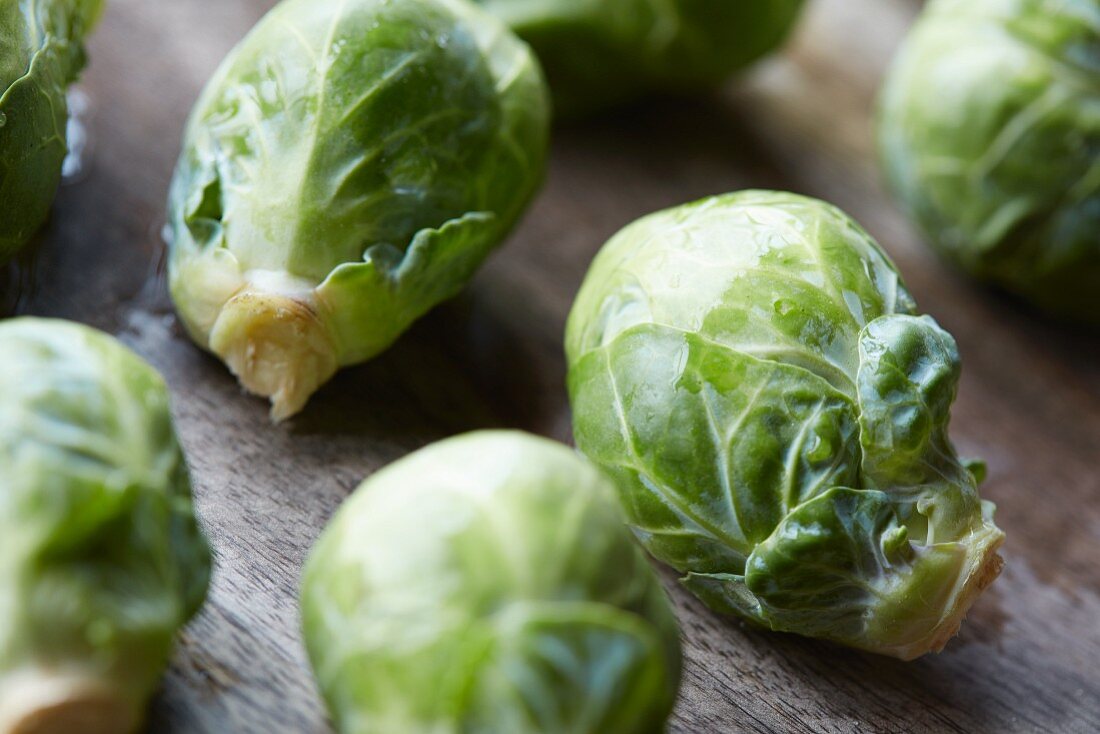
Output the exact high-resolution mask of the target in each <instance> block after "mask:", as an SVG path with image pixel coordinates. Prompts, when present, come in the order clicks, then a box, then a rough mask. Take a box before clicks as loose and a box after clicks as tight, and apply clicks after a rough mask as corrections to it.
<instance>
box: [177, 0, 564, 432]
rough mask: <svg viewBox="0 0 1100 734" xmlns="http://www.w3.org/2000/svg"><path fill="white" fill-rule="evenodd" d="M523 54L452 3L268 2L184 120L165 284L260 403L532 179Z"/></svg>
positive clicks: (340, 355) (485, 223) (429, 294)
mask: <svg viewBox="0 0 1100 734" xmlns="http://www.w3.org/2000/svg"><path fill="white" fill-rule="evenodd" d="M548 105H549V102H548V99H547V94H546V89H545V84H544V82H543V80H542V76H541V72H540V71H539V69H538V65H537V63H536V62H535V60H534V57H533V56H532V55H531V53H530V51H529V49H528V48H527V47H526V45H524V44H523V43H522V42H521V41H519V40H518V39H516V38H515V37H514V36H513V35H512V34H511V33H510V32H509V31H508V29H507V28H505V27H504V26H503V25H501V24H500V22H499V21H497V20H496V19H495V18H492V17H491V16H489V15H487V14H486V13H484V12H482V11H481V10H479V9H477V8H475V7H473V6H470V5H468V4H467V3H465V2H464V1H463V0H404V1H403V2H387V1H386V0H284V2H283V3H281V4H280V5H278V6H276V7H275V9H274V10H272V11H271V12H270V13H269V14H268V15H267V17H266V18H264V19H263V20H262V21H261V22H260V24H259V25H258V26H257V27H256V28H255V29H254V30H253V31H252V33H251V34H249V36H248V37H247V38H246V39H245V40H244V41H243V42H242V43H241V44H240V45H239V46H238V47H237V48H236V49H235V50H234V51H233V52H232V53H231V54H230V55H229V57H228V58H227V59H226V60H225V62H224V63H223V64H222V66H221V68H220V69H219V70H218V72H217V74H216V75H215V76H214V78H213V79H212V80H211V81H210V83H209V84H208V85H207V87H206V90H205V91H204V92H203V95H202V97H201V98H200V100H199V102H198V104H197V106H196V108H195V110H194V113H193V115H192V118H191V122H190V124H189V126H188V129H187V133H186V137H185V140H184V150H183V154H182V157H181V158H180V162H179V166H178V169H177V172H176V176H175V180H174V183H173V185H172V190H171V194H170V199H169V209H170V212H169V238H170V245H171V257H170V259H169V279H170V285H171V290H172V296H173V299H174V300H175V303H176V307H177V309H178V311H179V313H180V316H181V317H182V318H183V321H184V323H185V324H186V326H187V328H188V331H189V332H190V333H191V335H192V337H193V338H194V339H195V341H196V342H197V343H198V344H200V345H201V346H203V347H205V348H207V349H209V350H211V351H213V352H214V353H216V354H217V355H218V356H219V357H221V358H222V360H223V361H225V362H226V364H228V366H229V368H230V369H231V370H232V371H233V372H234V373H235V374H236V375H237V376H238V377H239V378H240V380H241V383H242V384H243V385H244V386H245V387H246V388H247V389H248V390H250V391H251V392H254V393H256V394H259V395H263V396H267V397H270V398H271V400H272V416H273V417H274V418H275V419H276V420H279V419H283V418H286V417H288V416H290V415H293V414H294V413H296V412H298V411H299V410H300V409H301V408H302V407H303V406H304V404H305V403H306V401H307V400H308V398H309V396H310V395H311V394H312V393H313V392H314V391H315V390H316V389H317V388H318V387H319V386H320V385H322V384H324V383H325V382H327V381H328V379H329V378H330V377H331V376H332V375H333V373H335V371H336V370H337V369H338V368H339V367H342V366H346V365H351V364H355V363H358V362H362V361H364V360H367V359H370V358H371V357H373V356H375V355H377V354H378V353H380V352H382V351H383V350H385V349H386V348H387V347H388V346H389V345H390V344H391V343H392V342H393V341H394V340H395V339H396V338H397V337H398V336H399V335H400V334H401V333H402V332H403V331H404V330H405V329H406V328H408V326H409V325H410V324H411V323H412V322H413V321H414V320H416V319H417V318H418V317H420V316H421V315H423V314H424V312H426V311H427V310H428V309H429V308H431V307H432V306H434V305H435V304H437V303H439V302H441V301H443V300H446V299H447V298H450V297H451V296H454V295H455V294H456V293H457V292H458V291H459V290H460V289H461V288H462V287H463V285H465V283H466V282H467V281H468V280H469V279H470V277H471V276H472V275H473V273H474V271H475V270H476V269H477V267H478V265H479V264H480V263H481V262H482V260H484V258H485V257H486V256H487V255H488V254H489V252H490V251H491V250H492V249H493V248H495V247H496V246H497V245H498V244H499V243H500V242H501V241H502V239H503V238H504V237H505V235H506V234H507V233H508V231H509V230H510V229H511V227H512V225H513V224H514V223H515V221H516V220H517V218H518V217H519V215H520V214H521V212H522V211H523V209H524V207H525V205H526V203H527V201H528V200H529V199H530V198H531V196H532V194H533V192H534V191H535V189H536V188H537V186H538V184H539V183H540V181H541V179H542V174H543V168H544V163H545V156H546V148H547V140H548V125H549V121H548V118H549V107H548Z"/></svg>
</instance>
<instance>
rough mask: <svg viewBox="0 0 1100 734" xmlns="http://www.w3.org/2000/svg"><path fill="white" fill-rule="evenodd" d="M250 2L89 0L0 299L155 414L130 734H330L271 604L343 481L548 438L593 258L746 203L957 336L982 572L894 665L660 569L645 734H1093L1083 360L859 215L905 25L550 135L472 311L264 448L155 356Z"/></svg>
mask: <svg viewBox="0 0 1100 734" xmlns="http://www.w3.org/2000/svg"><path fill="white" fill-rule="evenodd" d="M271 4H272V2H271V0H220V1H214V0H174V2H170V3H169V2H157V3H152V2H148V0H111V2H110V10H109V12H108V14H107V16H106V18H105V21H104V24H103V26H102V28H101V29H100V31H99V32H98V34H97V35H96V36H95V38H94V40H93V41H92V43H91V54H92V58H93V63H92V66H91V67H90V68H89V70H88V73H87V75H86V77H85V82H84V84H83V87H84V89H85V90H86V92H87V93H88V95H89V97H90V99H91V104H92V110H91V113H90V117H89V121H88V126H89V129H90V134H91V139H92V141H93V143H94V145H93V147H92V149H91V150H90V152H89V158H88V161H87V163H88V171H87V174H86V175H85V176H84V178H83V179H82V180H81V181H79V182H77V183H74V184H71V185H69V186H66V187H65V188H64V189H63V190H62V192H61V194H60V195H59V197H58V200H57V204H56V207H55V212H54V216H53V220H52V222H51V223H50V225H49V226H48V228H47V229H46V231H45V232H44V233H43V235H42V237H41V242H40V243H39V244H38V245H37V246H36V247H35V248H33V249H32V251H31V252H29V253H27V254H26V255H25V256H23V257H22V258H21V259H20V260H19V262H18V263H16V265H15V266H14V267H11V268H8V269H7V270H6V271H5V272H4V273H3V274H2V275H0V289H4V292H3V294H2V298H0V301H4V302H5V304H6V309H7V310H8V311H9V312H12V311H14V312H19V313H33V314H38V315H50V316H60V317H64V318H70V319H76V320H79V321H84V322H87V323H90V324H93V325H95V326H98V327H100V328H103V329H106V330H108V331H111V332H113V333H116V334H119V335H120V336H121V337H122V338H123V339H124V340H125V341H126V342H127V343H129V344H130V345H132V346H133V347H134V348H135V349H137V351H139V352H140V353H141V354H143V355H144V356H146V357H147V358H149V359H150V360H151V361H152V362H153V364H155V365H156V366H157V367H158V368H159V369H160V370H162V371H163V372H164V374H165V376H166V377H167V379H168V381H169V383H170V385H171V387H172V390H173V392H174V396H175V409H176V414H177V416H178V422H179V428H180V432H181V435H182V439H183V442H184V444H185V448H186V449H187V452H188V455H189V457H190V461H191V464H192V467H193V472H194V478H195V484H196V494H197V498H198V505H199V509H200V511H201V514H202V518H203V522H204V524H205V526H206V528H207V529H208V531H209V533H210V535H211V537H212V539H213V542H214V546H215V549H216V553H217V573H216V577H215V581H214V587H213V590H212V592H211V596H210V600H209V603H208V604H207V606H206V608H205V610H204V611H203V613H202V614H201V616H200V617H199V618H198V619H197V620H196V621H195V622H194V624H192V625H191V627H190V628H189V629H188V630H187V631H186V633H185V634H184V636H183V639H182V642H181V645H180V647H179V650H178V654H177V655H176V658H175V661H174V662H173V665H172V668H171V671H170V673H169V675H168V677H167V678H166V680H165V682H164V686H163V690H162V692H161V693H160V694H159V696H158V697H157V700H156V702H155V704H154V706H153V710H152V712H151V720H150V724H149V731H150V732H155V733H157V734H175V733H184V732H186V733H187V734H207V733H209V734H235V733H237V732H241V733H252V732H257V733H259V732H290V733H299V732H300V733H303V734H314V733H324V732H328V731H330V729H329V727H328V724H327V723H326V720H325V716H324V713H323V709H322V706H321V704H320V702H319V700H318V698H317V695H316V692H315V690H314V687H313V684H312V682H311V677H310V675H309V672H308V669H307V667H306V663H305V658H304V654H303V652H302V648H301V644H300V641H299V635H298V631H297V630H298V618H297V611H296V602H295V599H296V588H297V579H298V572H299V567H300V565H301V562H302V559H303V557H304V555H305V554H306V552H307V550H308V548H309V547H310V545H311V543H312V542H313V541H314V539H315V538H316V536H317V535H318V533H319V532H320V529H321V528H322V527H323V525H324V523H325V521H326V520H327V518H329V517H330V516H331V514H332V512H333V511H334V510H335V508H336V507H337V506H338V505H339V504H340V502H341V501H342V500H343V499H344V497H345V496H346V495H347V494H348V492H350V491H351V490H352V489H353V488H354V487H355V486H356V485H357V484H358V483H359V481H360V480H361V479H362V478H363V477H365V476H366V475H368V474H370V473H371V472H373V471H375V470H376V469H378V468H379V467H381V466H383V465H385V464H386V463H388V462H390V461H392V460H393V459H396V458H397V457H399V456H401V455H403V454H405V453H407V452H408V451H410V450H412V449H415V448H417V447H419V446H421V445H423V444H426V443H428V442H430V441H433V440H435V439H438V438H441V437H443V436H446V435H450V434H454V433H457V432H461V431H465V430H469V429H473V428H478V427H486V426H514V427H520V428H525V429H527V430H531V431H535V432H538V433H542V434H546V435H549V436H552V437H555V438H558V439H561V440H568V438H569V415H568V406H567V404H566V399H565V393H564V389H563V387H562V383H563V378H564V372H565V367H564V359H563V355H562V352H561V347H560V342H561V334H562V329H563V326H564V322H565V317H566V314H567V312H568V308H569V305H570V303H571V300H572V297H573V295H574V293H575V292H576V289H577V287H578V286H579V283H580V280H581V278H582V276H583V274H584V272H585V269H586V268H587V265H588V263H589V261H590V259H591V257H592V255H593V254H594V253H595V252H596V250H597V249H598V248H599V247H600V245H601V244H602V243H603V242H604V241H605V240H606V239H607V237H608V236H609V235H611V234H612V233H613V232H615V231H616V230H617V229H618V228H620V227H621V226H623V225H624V224H626V223H627V222H629V221H631V220H632V219H634V218H636V217H637V216H639V215H641V214H644V213H646V212H649V211H652V210H654V209H657V208H660V207H664V206H668V205H673V204H678V203H681V202H684V201H688V200H691V199H694V198H698V197H701V196H704V195H707V194H712V193H718V192H724V191H730V190H735V189H741V188H748V187H769V188H781V189H789V190H793V191H798V192H802V193H808V194H811V195H814V196H819V197H822V198H825V199H828V200H830V201H832V202H834V203H836V204H838V205H840V206H841V207H842V208H844V209H846V210H847V211H848V212H850V213H851V214H852V215H854V216H855V217H856V218H857V219H859V220H860V221H861V222H862V223H863V224H864V225H865V226H866V227H867V228H868V229H869V230H870V231H871V232H872V233H873V234H874V235H875V236H876V237H878V238H879V240H880V241H881V242H882V243H883V245H884V246H885V247H886V249H887V250H889V251H890V253H891V254H892V255H893V256H894V257H895V259H896V260H897V261H898V263H899V265H900V267H901V269H902V271H903V273H905V275H906V277H907V280H908V282H909V285H910V287H911V289H912V290H913V291H914V293H915V295H916V296H917V298H918V300H919V302H920V303H921V304H922V306H923V307H924V308H925V309H926V310H927V311H929V312H930V313H932V314H933V315H935V316H936V318H937V319H939V320H940V322H941V323H942V324H943V325H944V326H945V327H946V328H948V329H949V330H950V331H951V332H953V333H954V334H955V336H956V337H957V338H958V341H959V344H960V346H961V349H962V353H963V358H964V361H965V372H964V379H963V382H962V386H961V392H960V395H959V400H958V404H957V406H956V409H955V411H954V421H953V425H952V429H953V435H954V436H955V438H956V440H957V443H958V444H959V445H960V447H961V449H962V450H963V451H964V453H967V454H974V455H981V456H984V457H985V458H986V459H987V460H988V461H989V465H990V477H989V480H988V482H987V484H986V486H985V490H984V492H985V495H986V496H987V497H988V498H990V499H992V500H994V501H996V502H997V503H998V505H999V513H998V521H999V524H1000V525H1001V526H1002V527H1003V528H1004V529H1005V531H1006V532H1007V534H1008V541H1007V544H1006V546H1005V549H1004V555H1005V558H1006V561H1007V566H1006V569H1005V572H1004V574H1003V576H1002V578H1001V579H1000V580H999V581H998V582H997V583H996V584H995V585H994V586H993V587H992V589H991V590H990V591H989V592H988V593H987V594H986V595H985V596H984V597H983V598H982V599H980V600H979V602H978V603H977V605H976V606H975V608H974V610H973V612H972V614H971V615H970V619H969V620H968V622H967V623H966V625H965V626H964V628H963V631H962V634H961V635H960V637H959V638H958V639H957V640H955V641H953V642H952V643H951V644H950V645H949V647H948V649H947V651H946V652H944V653H943V654H941V655H938V656H933V657H928V658H925V659H922V660H919V661H917V662H914V663H908V664H906V663H900V662H895V661H892V660H887V659H881V658H877V657H874V656H871V655H867V654H862V653H857V652H852V651H848V650H843V649H840V648H837V647H835V646H831V645H828V644H824V643H819V642H815V641H810V640H804V639H799V638H796V637H792V636H786V635H778V634H764V633H759V632H751V631H747V630H744V629H743V628H742V627H741V626H740V625H739V624H738V623H737V622H736V621H734V620H730V619H723V618H720V617H717V616H715V615H713V614H711V613H709V612H708V611H707V610H706V609H705V608H704V607H703V606H702V605H701V604H699V603H698V602H696V601H695V600H694V599H693V598H691V597H690V595H688V594H687V593H685V592H683V591H681V590H679V589H678V588H677V587H676V583H675V580H674V578H673V576H672V575H671V574H668V573H665V578H666V580H667V581H668V587H669V589H670V591H671V592H672V595H673V598H674V600H675V603H676V607H677V609H678V611H679V613H680V618H681V620H682V624H683V630H684V635H685V640H686V646H687V669H686V677H685V681H684V686H683V692H682V700H681V703H680V706H679V707H678V709H677V711H676V714H675V718H674V721H673V725H672V729H673V731H675V732H685V733H686V732H1045V731H1049V732H1081V733H1085V732H1095V731H1097V730H1100V471H1098V470H1097V463H1098V459H1100V336H1098V335H1097V334H1086V333H1082V332H1081V331H1079V330H1075V329H1073V328H1069V327H1066V326H1061V325H1058V324H1055V323H1052V322H1049V321H1046V320H1044V319H1042V318H1040V317H1038V316H1036V315H1035V314H1033V313H1031V312H1030V311H1028V310H1027V309H1026V308H1025V307H1023V306H1020V305H1018V304H1016V303H1014V302H1012V301H1010V300H1008V299H1006V298H1005V297H1003V296H1001V295H998V294H996V293H993V292H990V291H988V290H985V289H983V288H979V287H976V286H974V285H973V284H971V283H969V282H967V281H965V280H964V279H963V278H961V277H960V276H958V275H956V274H954V273H953V272H951V271H950V270H949V269H947V268H946V267H945V266H943V265H942V264H941V263H939V262H938V261H937V260H936V259H935V258H934V257H933V256H932V255H931V254H929V252H928V250H926V249H925V248H924V247H923V246H922V245H921V243H920V241H919V239H918V237H917V236H916V235H915V234H914V232H913V231H912V230H911V229H910V228H909V226H908V225H907V224H906V222H905V221H904V220H903V219H902V218H901V217H900V215H899V214H898V212H897V210H896V209H895V208H894V206H892V204H891V203H890V201H889V200H888V198H887V197H886V196H885V195H884V193H883V191H882V188H881V185H880V182H879V180H878V177H877V174H876V170H875V166H874V161H873V155H872V145H871V136H870V133H871V110H872V106H873V100H874V90H875V88H876V87H877V85H878V82H879V80H880V78H881V75H882V73H883V70H884V68H885V65H886V64H887V62H888V59H889V57H890V56H891V54H892V53H893V51H894V49H895V48H896V44H897V42H898V40H899V39H900V38H901V37H902V35H903V34H904V32H905V29H906V28H907V26H908V24H909V23H910V22H911V20H912V17H913V15H914V14H915V12H916V10H917V9H918V5H917V4H916V3H914V2H906V1H904V0H817V2H816V3H813V4H811V6H810V7H809V10H808V13H807V16H806V18H805V22H804V23H803V25H802V27H801V29H800V31H799V33H798V35H797V38H796V40H795V42H794V43H793V44H792V45H791V46H790V48H789V49H788V50H787V52H786V53H785V54H783V55H782V56H781V57H779V58H776V59H774V60H772V61H770V62H768V63H766V64H764V65H762V66H760V67H759V68H757V69H756V70H754V72H753V73H751V74H750V75H748V76H747V77H745V78H743V79H741V80H740V81H738V82H737V83H735V84H733V85H731V86H730V87H729V89H727V90H725V91H723V92H722V93H720V94H716V95H713V96H711V97H707V98H701V99H692V100H655V101H650V102H647V103H645V104H640V105H637V106H634V107H632V108H628V109H626V110H623V111H622V112H620V113H618V114H616V115H613V116H611V117H608V118H605V119H602V120H599V121H596V122H592V123H589V124H584V125H579V126H572V127H567V128H563V129H560V130H558V131H557V134H556V141H555V144H554V152H553V160H552V165H551V172H550V176H549V180H548V181H547V184H546V187H545V189H544V191H543V194H542V196H541V198H540V199H539V200H538V202H537V203H536V204H535V206H534V207H533V210H532V211H531V213H530V215H529V216H528V217H527V219H526V221H525V222H524V224H523V225H522V227H521V228H520V230H519V231H518V232H517V233H516V235H515V236H514V237H513V238H512V240H511V241H510V242H509V244H508V245H507V247H506V248H504V249H503V250H502V251H501V252H499V253H498V254H497V255H496V256H494V257H493V259H492V260H491V261H490V262H489V263H488V265H487V266H486V267H485V268H484V270H483V271H482V273H481V274H480V275H479V276H478V277H477V279H476V281H475V282H474V284H473V285H472V287H471V288H470V289H469V290H468V291H467V292H466V293H465V294H464V295H463V296H461V297H460V298H458V299H457V300H456V301H454V302H452V303H449V304H447V305H445V306H443V307H441V308H439V309H437V310H436V311H435V312H434V313H433V314H431V315H430V316H429V317H428V318H426V319H424V321H423V322H421V323H420V324H419V325H417V326H416V327H415V328H414V329H413V330H412V331H411V332H410V333H409V334H408V335H407V336H406V337H405V338H403V339H402V340H401V341H400V342H399V343H398V344H397V345H396V346H395V347H394V348H393V349H392V350H391V351H389V352H388V353H387V354H385V355H384V356H382V357H380V358H379V359H377V360H375V361H374V362H372V363H370V364H367V365H364V366H361V367H357V368H354V369H349V370H346V371H344V372H343V373H341V374H340V375H339V376H338V377H337V378H336V379H335V380H334V381H333V382H332V384H330V385H329V386H328V387H326V388H325V389H323V390H322V391H321V393H320V394H319V395H318V396H317V397H316V398H315V399H314V401H313V403H312V404H311V406H310V407H309V408H308V409H307V411H306V412H305V413H304V414H303V415H301V416H300V417H299V418H298V419H296V420H294V421H293V422H292V423H291V424H289V425H286V426H281V427H273V426H272V425H271V424H270V423H269V422H268V420H267V407H266V406H265V405H264V404H263V403H261V402H260V401H258V400H253V399H250V398H248V397H246V396H244V395H242V394H241V393H240V391H239V389H238V388H237V386H236V384H235V382H234V381H233V379H232V378H231V377H230V376H229V374H228V373H227V372H226V371H225V370H224V369H223V368H222V367H221V366H220V365H219V364H218V363H217V362H216V361H214V360H212V359H211V358H209V357H207V356H205V355H203V354H202V353H200V352H199V351H198V350H197V349H195V348H194V347H193V346H192V345H191V344H190V343H189V342H188V341H187V339H186V338H185V337H184V336H183V334H182V332H181V330H180V328H179V326H178V324H177V322H176V320H175V318H174V316H173V315H172V311H171V306H170V304H169V302H168V299H167V297H166V294H165V291H164V285H163V277H162V272H161V271H162V270H163V267H162V261H163V254H162V250H161V245H160V238H159V230H160V227H161V225H162V222H163V219H164V199H165V194H166V191H167V185H168V181H169V177H170V175H171V171H172V167H173V164H174V159H175V156H176V155H177V152H178V141H179V138H180V134H181V130H182V126H183V123H184V121H185V118H186V115H187V113H188V110H189V109H190V106H191V104H192V103H193V101H194V99H195V97H196V95H197V94H198V91H199V89H200V88H201V86H202V84H203V83H204V81H205V80H206V78H207V77H208V76H209V74H210V73H211V72H212V71H213V69H214V67H215V66H216V64H217V63H218V61H219V60H220V59H221V58H222V56H223V55H224V54H225V52H226V51H228V49H229V48H230V47H231V45H232V44H233V43H234V42H235V41H236V40H237V39H238V38H240V37H241V36H242V35H243V33H244V32H245V31H246V30H247V29H248V28H249V27H250V26H251V25H252V24H253V23H254V22H255V21H256V20H257V19H258V18H259V17H260V15H261V14H262V13H263V12H264V11H265V10H266V9H267V8H268V7H270V6H271ZM5 284H7V285H5Z"/></svg>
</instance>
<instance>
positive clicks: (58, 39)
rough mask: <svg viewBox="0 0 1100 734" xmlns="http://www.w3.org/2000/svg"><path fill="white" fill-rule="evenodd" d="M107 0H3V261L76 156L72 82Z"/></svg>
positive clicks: (31, 227)
mask: <svg viewBox="0 0 1100 734" xmlns="http://www.w3.org/2000/svg"><path fill="white" fill-rule="evenodd" d="M102 11H103V0H40V1H39V2H34V0H5V2H2V3H0V263H2V262H4V261H5V260H7V259H8V258H10V257H11V256H12V255H14V254H15V253H16V252H17V251H18V250H19V249H20V248H22V247H23V246H24V245H25V244H26V243H27V241H28V240H29V239H30V238H31V235H33V234H34V233H35V232H36V231H37V230H38V228H39V227H41V226H42V224H43V223H44V222H45V221H46V217H47V216H48V214H49V211H50V204H51V203H52V202H53V198H54V195H55V194H56V193H57V186H58V184H59V183H60V182H61V164H62V163H63V162H64V160H65V155H66V153H68V145H67V144H66V141H65V128H66V125H67V123H68V114H69V113H68V104H67V102H66V98H65V92H66V89H67V87H68V86H69V85H70V84H72V83H73V82H74V81H76V78H77V76H78V75H79V74H80V71H81V70H82V69H83V68H84V63H85V56H84V37H85V36H86V35H87V34H88V33H89V32H90V31H91V29H92V27H93V26H94V25H95V23H96V20H97V19H98V18H99V15H100V13H101V12H102Z"/></svg>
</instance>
